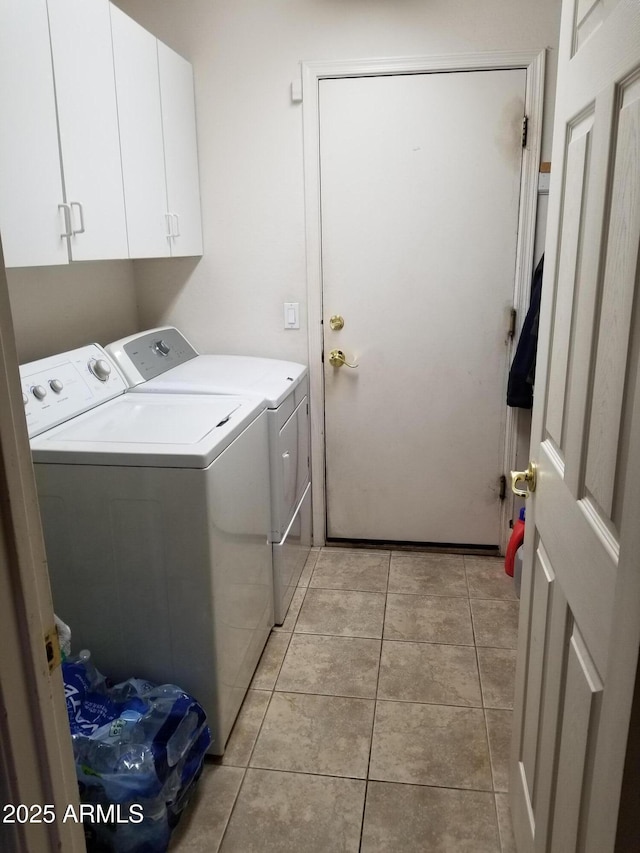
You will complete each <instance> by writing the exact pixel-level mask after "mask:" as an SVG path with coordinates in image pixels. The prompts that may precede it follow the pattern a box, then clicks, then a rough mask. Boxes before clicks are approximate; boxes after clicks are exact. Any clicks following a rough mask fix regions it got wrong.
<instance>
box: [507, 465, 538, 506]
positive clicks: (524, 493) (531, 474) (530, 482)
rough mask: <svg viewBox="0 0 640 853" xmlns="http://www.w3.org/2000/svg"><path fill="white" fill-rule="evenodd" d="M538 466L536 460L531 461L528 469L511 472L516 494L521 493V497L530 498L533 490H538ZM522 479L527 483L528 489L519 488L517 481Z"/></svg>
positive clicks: (512, 487)
mask: <svg viewBox="0 0 640 853" xmlns="http://www.w3.org/2000/svg"><path fill="white" fill-rule="evenodd" d="M537 473H538V466H537V465H536V463H535V462H529V467H528V468H527V470H526V471H512V472H511V491H512V492H513V493H514V495H519V496H520V497H521V498H528V497H529V495H530V494H531V493H532V492H535V490H536V479H537ZM520 480H522V481H523V482H525V483H526V484H527V487H528V488H527V489H526V490H525V489H518V488H517V486H516V483H518V482H519V481H520Z"/></svg>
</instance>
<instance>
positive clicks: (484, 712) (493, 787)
mask: <svg viewBox="0 0 640 853" xmlns="http://www.w3.org/2000/svg"><path fill="white" fill-rule="evenodd" d="M463 562H464V576H465V579H466V581H467V588H468V587H469V575H468V573H467V561H466V559H465V558H463ZM469 592H470V591H469ZM476 600H478V599H476ZM479 600H481V601H482V600H485V601H486V600H487V599H479ZM489 600H491V601H493V600H496V599H489ZM471 601H472V599H471V594H469V612H470V616H471V630H472V631H473V645H474V648H475V650H476V666H477V668H478V682H479V684H480V698H481V700H482V717H483V719H484V733H485V739H486V744H487V755H488V756H489V773H490V775H491V792H492V795H493V813H494V816H495V827H496V835H497V838H498V846H499V847H500V850H502V837H501V835H500V821H499V819H498V805H497V802H496V785H495V779H494V775H493V761H492V757H491V743H490V740H489V724H488V722H487V708H486V705H485V698H484V689H483V685H482V676H481V674H480V657H479V655H478V643H477V638H476V626H475V621H474V618H473V610H472V608H471Z"/></svg>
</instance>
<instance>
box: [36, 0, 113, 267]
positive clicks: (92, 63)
mask: <svg viewBox="0 0 640 853" xmlns="http://www.w3.org/2000/svg"><path fill="white" fill-rule="evenodd" d="M49 27H50V33H51V50H52V53H53V69H54V74H55V91H56V103H57V107H58V125H59V134H60V149H61V156H62V164H63V172H64V186H65V202H66V203H67V204H68V205H69V207H70V226H71V227H70V230H71V236H70V238H69V244H70V249H71V258H72V259H73V260H96V259H109V258H126V257H128V256H129V250H128V246H127V230H126V220H125V211H124V191H123V187H122V168H121V162H120V140H119V136H118V114H117V108H116V91H115V82H114V71H113V52H112V47H111V24H110V18H109V3H108V0H49Z"/></svg>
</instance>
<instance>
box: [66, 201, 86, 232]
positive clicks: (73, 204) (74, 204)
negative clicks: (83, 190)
mask: <svg viewBox="0 0 640 853" xmlns="http://www.w3.org/2000/svg"><path fill="white" fill-rule="evenodd" d="M69 207H71V208H74V207H77V208H78V215H79V217H80V227H79V228H74V229H73V230H72V231H71V233H72V234H84V210H83V209H82V203H81V202H79V201H72V202H71V204H70V205H69Z"/></svg>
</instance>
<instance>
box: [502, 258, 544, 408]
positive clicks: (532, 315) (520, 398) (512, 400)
mask: <svg viewBox="0 0 640 853" xmlns="http://www.w3.org/2000/svg"><path fill="white" fill-rule="evenodd" d="M543 267H544V254H543V255H542V257H541V258H540V261H539V263H538V266H537V267H536V271H535V272H534V274H533V280H532V282H531V302H530V304H529V310H528V311H527V316H526V317H525V320H524V324H523V326H522V332H521V333H520V340H519V341H518V346H517V347H516V354H515V356H514V358H513V363H512V365H511V370H510V371H509V381H508V383H507V405H508V406H514V407H517V408H520V409H531V408H532V407H533V383H534V379H535V375H536V351H537V348H538V323H539V321H540V294H541V292H542V270H543Z"/></svg>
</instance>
